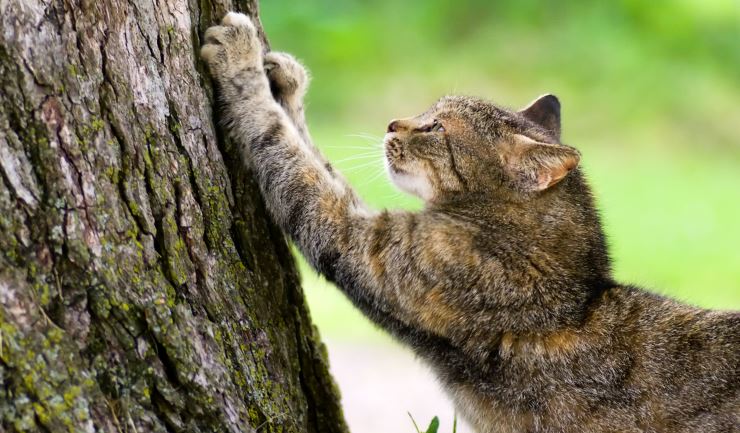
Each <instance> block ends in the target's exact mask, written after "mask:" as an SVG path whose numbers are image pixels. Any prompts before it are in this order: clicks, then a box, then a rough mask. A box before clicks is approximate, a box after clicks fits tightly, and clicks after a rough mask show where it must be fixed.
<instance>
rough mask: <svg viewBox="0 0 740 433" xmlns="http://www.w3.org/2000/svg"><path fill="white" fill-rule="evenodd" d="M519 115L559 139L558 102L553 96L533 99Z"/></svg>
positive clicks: (548, 95)
mask: <svg viewBox="0 0 740 433" xmlns="http://www.w3.org/2000/svg"><path fill="white" fill-rule="evenodd" d="M519 114H521V115H522V116H524V117H526V118H527V119H529V120H531V121H532V122H534V123H536V124H537V125H539V126H541V127H543V128H545V129H546V130H548V131H550V132H551V133H552V134H554V135H555V138H557V139H558V140H559V139H560V101H559V100H558V98H557V97H556V96H555V95H551V94H547V95H543V96H540V97H539V98H537V99H535V100H534V101H533V102H532V103H531V104H529V105H528V106H527V107H526V108H523V109H521V110H519Z"/></svg>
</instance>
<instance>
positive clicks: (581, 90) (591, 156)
mask: <svg viewBox="0 0 740 433" xmlns="http://www.w3.org/2000/svg"><path fill="white" fill-rule="evenodd" d="M262 19H263V22H264V25H265V28H266V31H267V32H268V35H269V36H270V39H271V42H272V45H273V48H274V49H279V50H286V51H291V52H293V53H295V54H296V55H298V57H299V58H302V59H303V60H304V61H305V63H306V64H307V66H308V67H309V69H311V71H312V72H313V76H314V81H313V84H312V88H311V90H310V92H309V95H308V104H307V110H308V118H309V124H310V126H311V128H312V131H313V134H314V137H315V139H316V142H317V143H318V145H319V147H320V148H321V149H322V150H323V151H324V152H325V153H326V154H327V155H328V156H329V158H330V159H331V160H332V161H335V162H336V165H337V166H338V168H339V169H340V170H341V171H343V172H344V173H345V174H346V175H347V177H348V178H349V180H350V181H351V182H352V184H353V185H355V186H356V188H357V189H358V190H359V192H360V194H361V195H362V196H363V197H364V198H365V199H366V200H367V202H369V203H370V204H371V205H373V206H375V207H402V208H407V209H415V208H418V207H419V206H420V204H419V202H418V201H417V200H415V199H412V198H410V197H407V196H404V195H401V194H400V193H398V192H397V191H396V190H395V189H394V188H393V187H391V186H390V185H389V183H388V181H387V180H386V178H385V176H384V175H383V174H382V173H381V171H382V162H381V152H380V148H379V143H380V137H381V136H382V134H383V132H384V130H385V125H386V124H387V122H388V120H390V119H392V118H395V117H404V116H409V115H413V114H416V113H418V112H420V111H422V110H424V109H425V108H426V107H427V106H428V105H429V104H430V103H431V102H433V101H434V100H435V99H437V98H438V97H439V96H441V95H443V94H446V93H463V94H473V95H478V96H482V97H486V98H489V99H492V100H494V101H496V102H498V103H501V104H503V105H508V106H513V107H521V106H524V105H526V104H527V103H528V102H529V101H530V100H531V99H533V98H534V97H536V96H538V95H540V94H542V93H545V92H552V93H555V94H556V95H558V96H559V97H560V99H561V102H562V104H563V130H564V133H563V139H564V141H565V142H566V143H568V144H572V145H574V146H576V147H577V148H579V149H580V150H581V151H582V153H583V160H582V164H583V167H584V169H585V171H586V173H587V175H588V177H589V178H590V179H591V184H592V186H593V189H594V192H595V194H596V196H597V201H598V205H599V208H600V209H601V211H602V216H603V220H604V223H605V227H606V231H607V234H608V237H609V243H610V245H611V251H612V257H613V260H614V270H615V274H616V277H617V278H618V279H619V280H620V281H623V282H625V283H634V284H637V285H640V286H642V287H645V288H648V289H650V290H654V291H657V292H659V293H663V294H666V295H669V296H672V297H675V298H678V299H681V300H684V301H686V302H689V303H692V304H696V305H700V306H703V307H712V308H735V309H737V308H740V252H739V251H738V245H740V229H738V223H737V222H738V221H740V133H739V132H738V129H737V123H738V119H740V103H738V101H740V80H739V79H738V78H739V77H740V44H738V43H737V41H738V40H740V30H739V29H740V8H738V7H737V3H736V2H735V1H734V0H702V1H699V0H674V1H670V2H666V1H656V2H643V1H637V0H622V1H615V2H589V1H567V2H556V3H553V2H538V1H534V0H522V1H519V2H506V3H501V4H499V3H498V2H488V1H483V0H467V1H458V2H443V1H441V0H427V1H421V0H409V1H406V2H393V1H390V0H383V1H376V2H360V1H359V0H351V1H345V2H341V3H336V2H330V1H328V0H308V1H303V2H300V3H295V2H289V1H287V0H271V1H270V2H263V4H262ZM353 134H370V135H372V136H374V138H373V139H369V140H368V139H364V138H359V137H354V136H350V135H353ZM373 145H375V146H376V147H372V146H373ZM373 151H374V152H375V153H372V152H373ZM364 152H370V153H368V154H366V155H365V154H364ZM348 158H353V159H348ZM302 270H303V271H304V272H303V275H304V280H305V285H306V291H307V296H308V298H309V303H310V306H311V309H312V311H313V314H314V317H315V319H316V321H317V322H318V325H319V328H320V329H321V330H322V332H323V333H324V334H325V335H327V336H329V337H333V338H357V337H358V336H362V337H364V338H372V339H378V340H382V341H385V340H386V339H387V337H384V336H382V335H380V334H379V333H378V332H377V331H375V330H374V329H373V328H372V326H371V325H369V324H368V323H367V321H366V320H365V319H364V318H362V317H361V315H360V314H359V313H357V312H356V311H354V310H353V309H352V307H351V306H350V305H349V303H348V302H347V301H346V300H345V299H344V298H343V297H342V295H340V294H339V293H338V292H337V291H336V289H334V288H332V287H329V286H327V285H326V283H324V282H322V281H321V280H320V279H319V278H317V277H316V276H315V274H314V273H313V272H312V271H310V270H309V269H307V267H306V266H305V265H302Z"/></svg>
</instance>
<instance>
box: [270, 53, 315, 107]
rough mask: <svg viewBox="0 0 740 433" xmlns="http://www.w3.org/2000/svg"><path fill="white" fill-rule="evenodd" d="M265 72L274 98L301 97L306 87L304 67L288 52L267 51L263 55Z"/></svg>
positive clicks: (306, 74)
mask: <svg viewBox="0 0 740 433" xmlns="http://www.w3.org/2000/svg"><path fill="white" fill-rule="evenodd" d="M264 64H265V72H267V78H268V79H269V80H270V87H271V88H272V91H273V94H274V95H275V97H276V98H285V99H290V98H293V97H298V98H301V97H303V95H304V94H305V93H306V89H307V88H308V81H309V76H308V72H307V71H306V68H305V67H304V66H303V65H301V64H300V62H298V60H296V59H295V57H293V56H291V55H290V54H288V53H279V52H274V51H273V52H269V53H267V54H266V55H265V61H264Z"/></svg>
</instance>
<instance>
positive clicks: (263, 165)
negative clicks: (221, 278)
mask: <svg viewBox="0 0 740 433" xmlns="http://www.w3.org/2000/svg"><path fill="white" fill-rule="evenodd" d="M202 56H203V58H204V59H205V60H206V61H207V63H208V64H209V66H210V69H211V72H212V75H213V77H214V79H215V80H216V82H217V83H218V85H219V88H220V95H221V98H222V100H223V102H224V103H225V109H224V112H223V116H224V121H225V123H226V125H227V127H228V128H229V130H230V132H231V135H232V136H233V137H234V139H235V140H237V141H238V142H239V143H240V144H241V145H242V146H243V149H244V156H245V159H246V160H247V161H248V162H249V163H250V164H253V166H254V168H255V171H256V174H257V178H258V181H259V183H260V186H261V190H262V193H263V194H264V197H265V200H266V202H267V206H268V208H269V209H270V211H271V213H272V215H273V216H274V218H275V220H276V221H277V222H278V223H279V224H280V226H281V227H282V228H283V229H284V230H285V231H286V232H287V233H288V234H290V236H291V237H292V239H293V240H294V241H295V243H296V244H297V245H298V247H299V248H300V250H301V251H302V252H303V254H304V255H305V256H306V258H307V259H308V260H309V261H310V263H311V264H312V265H313V266H314V267H315V268H316V269H317V270H318V271H319V272H321V273H322V274H324V275H325V276H326V277H327V278H328V279H330V280H332V281H334V282H335V283H336V284H337V285H338V286H339V287H340V288H341V289H342V290H343V291H344V293H345V294H346V295H347V296H348V297H349V298H350V299H351V300H352V302H353V303H354V304H355V305H356V306H357V307H358V308H359V309H361V310H362V311H363V312H364V313H365V314H366V315H367V316H368V317H369V318H371V319H372V320H373V321H375V322H376V323H378V324H379V325H380V326H382V327H383V328H385V329H386V330H388V331H389V332H390V333H392V334H393V335H394V336H395V337H397V338H398V339H400V340H401V341H403V342H404V343H406V344H408V345H409V346H410V347H411V348H413V350H414V351H415V352H416V353H417V354H418V355H419V356H420V357H421V358H423V359H425V360H426V361H427V362H428V363H429V364H430V365H431V366H432V368H433V369H434V370H435V371H436V373H437V375H438V377H439V379H440V380H441V382H442V383H443V384H444V386H445V387H446V389H447V390H448V391H449V393H450V395H451V396H452V398H453V400H454V401H455V403H456V405H457V407H458V410H459V411H460V412H461V413H462V414H463V416H464V417H465V418H467V420H469V422H470V423H471V424H472V425H473V426H474V427H475V428H476V429H477V430H478V431H479V432H737V431H740V427H739V426H740V314H738V313H737V312H721V311H708V310H702V309H699V308H694V307H690V306H687V305H683V304H680V303H678V302H675V301H672V300H670V299H666V298H663V297H660V296H657V295H654V294H650V293H647V292H645V291H643V290H640V289H638V288H635V287H632V286H626V285H622V284H618V283H616V282H614V281H613V280H612V277H611V273H610V268H609V257H608V254H607V251H606V245H605V241H604V235H603V233H602V230H601V225H600V222H599V217H598V214H597V212H596V210H595V208H594V205H593V200H592V198H591V194H590V192H589V189H588V186H587V185H586V182H585V179H584V177H583V175H582V173H581V171H580V169H578V168H577V165H578V161H579V158H580V155H579V153H578V152H577V151H576V150H575V149H573V148H571V147H569V146H566V145H563V144H561V143H560V138H559V135H560V131H559V129H560V117H559V108H560V106H559V103H558V101H557V99H556V98H555V97H553V96H550V95H548V96H544V97H542V98H540V99H538V100H537V101H535V102H534V103H533V104H532V105H531V106H530V107H528V108H526V109H524V110H521V111H518V112H517V111H509V110H505V109H502V108H499V107H497V106H495V105H493V104H490V103H488V102H485V101H482V100H478V99H474V98H467V97H445V98H442V99H441V100H440V101H439V102H437V103H436V104H435V105H434V106H432V107H431V108H430V109H429V110H428V111H427V112H425V113H423V114H421V115H419V116H416V117H413V118H409V119H404V120H399V121H395V122H394V123H392V124H391V125H390V126H389V133H388V134H387V135H386V143H385V144H386V159H387V165H388V170H389V173H390V175H391V178H392V179H393V180H394V181H395V182H397V183H398V184H399V186H401V187H402V188H403V189H406V190H408V191H410V192H413V193H416V194H418V195H420V196H421V197H422V198H424V199H425V201H426V206H425V208H424V210H422V211H420V212H417V213H412V212H404V211H388V210H386V211H381V212H375V211H372V210H370V209H368V208H367V207H366V206H365V205H364V204H363V202H362V201H361V200H360V199H359V198H358V197H357V196H356V195H355V193H354V192H353V191H352V189H351V188H350V186H349V185H348V184H347V183H346V182H345V181H344V179H343V178H342V177H341V176H340V175H339V174H338V173H336V172H334V171H332V169H331V167H330V166H329V164H328V163H327V162H326V160H325V159H324V158H323V157H322V156H321V155H320V153H319V152H318V151H317V150H316V148H315V147H314V146H313V145H312V144H311V141H310V139H309V136H308V132H307V130H306V127H305V123H304V119H303V110H302V105H301V104H302V102H301V101H302V96H303V94H304V92H305V89H306V85H307V77H306V75H305V72H304V70H303V68H302V67H301V66H300V65H299V64H298V63H297V62H296V61H295V60H293V59H292V58H291V57H290V56H288V55H285V54H275V53H270V54H267V55H266V56H265V57H264V58H263V54H262V48H261V46H260V43H259V41H258V39H257V38H256V36H255V32H254V28H253V27H252V26H251V24H250V22H249V19H248V18H247V17H245V16H243V15H239V14H233V13H232V14H229V15H227V16H226V17H225V18H224V21H223V26H219V27H214V28H211V29H209V30H208V32H207V33H206V45H205V46H204V47H203V51H202ZM265 68H267V72H266V69H265Z"/></svg>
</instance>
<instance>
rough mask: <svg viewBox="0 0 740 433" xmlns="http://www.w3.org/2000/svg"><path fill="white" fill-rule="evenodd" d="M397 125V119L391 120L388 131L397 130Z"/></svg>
mask: <svg viewBox="0 0 740 433" xmlns="http://www.w3.org/2000/svg"><path fill="white" fill-rule="evenodd" d="M398 125H399V123H398V120H391V123H389V124H388V132H396V131H398Z"/></svg>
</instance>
